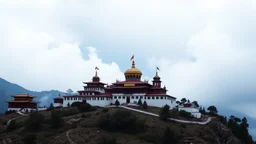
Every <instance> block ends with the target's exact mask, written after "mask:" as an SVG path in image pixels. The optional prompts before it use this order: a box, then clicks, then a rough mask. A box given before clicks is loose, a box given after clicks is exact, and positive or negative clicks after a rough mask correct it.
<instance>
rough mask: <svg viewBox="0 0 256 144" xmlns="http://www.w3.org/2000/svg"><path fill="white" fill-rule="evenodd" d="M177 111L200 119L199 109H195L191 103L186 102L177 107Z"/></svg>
mask: <svg viewBox="0 0 256 144" xmlns="http://www.w3.org/2000/svg"><path fill="white" fill-rule="evenodd" d="M178 110H179V111H181V110H184V111H186V112H190V113H191V114H192V115H193V116H194V117H196V118H201V113H200V112H199V108H198V107H196V106H195V105H194V104H193V103H190V102H187V103H184V104H182V105H180V106H178Z"/></svg>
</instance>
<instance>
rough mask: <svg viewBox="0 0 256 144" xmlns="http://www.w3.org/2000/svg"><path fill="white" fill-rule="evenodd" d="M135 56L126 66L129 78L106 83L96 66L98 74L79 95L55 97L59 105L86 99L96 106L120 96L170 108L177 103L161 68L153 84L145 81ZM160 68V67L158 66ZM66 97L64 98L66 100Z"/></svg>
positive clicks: (132, 100)
mask: <svg viewBox="0 0 256 144" xmlns="http://www.w3.org/2000/svg"><path fill="white" fill-rule="evenodd" d="M131 60H132V66H131V68H130V69H128V70H126V71H125V73H124V75H125V81H116V82H115V83H112V85H106V84H105V83H103V82H101V81H100V78H99V76H98V70H99V69H98V68H97V67H96V68H95V70H96V72H95V76H94V77H93V78H92V81H91V82H84V84H86V86H84V89H83V90H80V91H78V94H77V95H68V96H63V99H62V98H61V97H60V96H59V97H57V98H55V99H54V105H55V106H64V107H66V106H67V105H68V103H69V104H70V105H71V104H72V103H74V102H86V103H89V104H90V105H92V106H100V107H105V106H108V105H111V104H114V103H115V101H116V100H118V101H119V103H120V104H129V103H132V104H133V103H137V102H138V101H139V99H141V102H142V103H143V102H144V101H146V102H147V105H148V106H154V107H163V106H164V105H169V106H170V109H172V108H174V107H175V106H176V98H175V97H173V96H170V95H168V94H167V90H166V87H162V86H161V78H160V77H159V76H158V72H156V75H155V76H154V77H153V81H152V84H150V83H148V82H145V81H141V76H142V72H141V71H140V70H139V69H137V68H136V67H135V62H134V60H133V57H132V58H131ZM158 70H159V69H158ZM62 100H63V101H62Z"/></svg>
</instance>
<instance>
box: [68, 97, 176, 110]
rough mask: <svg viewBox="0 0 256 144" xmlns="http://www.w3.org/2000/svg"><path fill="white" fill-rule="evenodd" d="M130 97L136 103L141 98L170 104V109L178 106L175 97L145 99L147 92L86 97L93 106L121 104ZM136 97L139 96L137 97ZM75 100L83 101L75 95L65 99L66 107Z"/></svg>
mask: <svg viewBox="0 0 256 144" xmlns="http://www.w3.org/2000/svg"><path fill="white" fill-rule="evenodd" d="M128 96H129V97H130V103H134V102H136V103H137V102H138V101H139V99H140V98H141V102H142V103H143V102H144V101H146V102H147V105H148V106H154V107H160V108H161V107H163V106H164V105H169V106H170V109H173V108H174V107H175V106H176V101H175V99H173V98H170V97H167V96H165V98H163V99H161V98H160V97H159V99H156V96H154V99H152V96H150V99H148V97H146V99H145V93H134V94H123V93H114V94H112V99H110V98H108V100H107V98H104V100H101V98H100V99H99V100H98V98H97V97H95V98H96V99H94V100H93V99H92V97H93V96H92V97H91V98H86V102H87V103H89V104H90V105H92V106H100V107H105V106H107V105H110V103H112V104H115V101H116V100H118V101H119V103H120V104H123V103H126V99H127V97H128ZM136 97H138V98H137V99H136ZM73 102H82V99H79V98H75V97H73V99H72V100H70V99H69V100H65V99H64V101H63V106H64V107H66V106H67V104H68V103H69V104H70V105H71V104H72V103H73Z"/></svg>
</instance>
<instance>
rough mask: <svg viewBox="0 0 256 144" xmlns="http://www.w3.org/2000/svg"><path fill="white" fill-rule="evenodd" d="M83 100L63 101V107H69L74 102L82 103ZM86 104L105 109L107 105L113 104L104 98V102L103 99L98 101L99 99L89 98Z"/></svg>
mask: <svg viewBox="0 0 256 144" xmlns="http://www.w3.org/2000/svg"><path fill="white" fill-rule="evenodd" d="M82 101H83V100H82V99H74V98H73V99H72V100H70V99H69V100H65V99H64V100H63V107H67V105H68V103H69V104H70V105H71V104H72V103H74V102H82ZM86 102H87V103H89V104H90V105H92V106H100V107H105V106H107V105H110V103H111V99H110V98H108V100H107V98H106V97H104V100H102V99H101V98H99V100H98V97H95V99H92V98H87V99H86Z"/></svg>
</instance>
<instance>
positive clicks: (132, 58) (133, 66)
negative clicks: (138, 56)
mask: <svg viewBox="0 0 256 144" xmlns="http://www.w3.org/2000/svg"><path fill="white" fill-rule="evenodd" d="M130 60H132V68H135V62H134V55H133V56H132V57H131V59H130Z"/></svg>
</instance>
